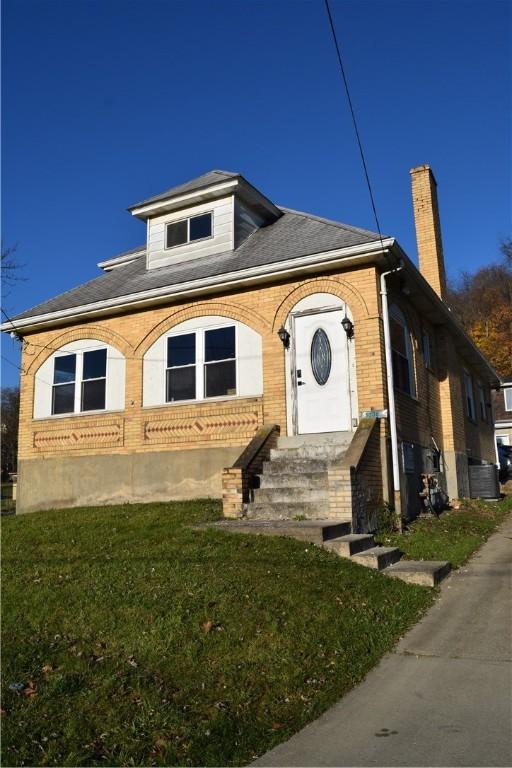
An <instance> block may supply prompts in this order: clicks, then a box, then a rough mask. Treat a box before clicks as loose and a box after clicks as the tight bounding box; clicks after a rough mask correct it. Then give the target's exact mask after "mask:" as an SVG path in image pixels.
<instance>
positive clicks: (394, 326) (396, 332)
mask: <svg viewBox="0 0 512 768" xmlns="http://www.w3.org/2000/svg"><path fill="white" fill-rule="evenodd" d="M389 333H390V336H391V346H392V347H393V349H396V351H397V352H400V353H401V354H402V355H405V356H407V348H406V345H405V329H404V327H403V325H400V323H398V322H397V321H396V320H395V319H394V318H393V317H390V318H389Z"/></svg>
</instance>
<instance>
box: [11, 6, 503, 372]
mask: <svg viewBox="0 0 512 768" xmlns="http://www.w3.org/2000/svg"><path fill="white" fill-rule="evenodd" d="M331 7H332V13H333V17H334V21H335V24H336V28H337V32H338V35H339V40H340V44H341V47H342V52H343V57H344V62H345V67H346V72H347V76H348V79H349V84H350V87H351V92H352V99H353V103H354V106H355V109H356V113H357V116H358V121H359V127H360V132H361V136H362V139H363V144H364V147H365V151H366V157H367V162H368V167H369V171H370V177H371V180H372V184H373V188H374V193H375V199H376V203H377V210H378V214H379V219H380V223H381V228H382V231H383V232H384V233H385V234H390V235H393V236H395V237H396V238H397V239H398V240H399V242H400V243H401V245H402V247H404V248H405V250H406V252H407V253H408V254H409V255H410V256H411V257H412V258H416V247H415V239H414V226H413V221H412V210H411V202H410V181H409V169H410V168H411V167H413V166H415V165H419V164H422V163H429V164H430V165H431V166H432V168H433V170H434V172H435V175H436V178H437V181H438V185H439V196H440V206H441V216H442V224H443V238H444V248H445V259H446V263H447V269H448V273H449V274H450V275H451V276H456V275H457V274H458V272H459V271H460V270H461V269H466V270H473V269H475V268H477V267H479V266H481V265H482V264H486V263H488V262H490V261H492V260H494V259H496V258H497V255H498V247H499V243H500V240H501V239H502V238H504V237H506V236H507V235H510V234H511V225H510V203H511V199H510V191H511V187H510V181H511V178H510V177H511V144H510V138H511V132H510V128H511V61H512V57H511V43H510V40H511V34H510V33H511V10H510V9H511V6H510V4H509V3H508V2H506V1H505V0H485V2H480V1H479V0H474V1H468V0H446V1H443V2H441V1H440V0H429V1H428V2H424V1H423V0H404V1H400V2H388V1H387V0H357V2H349V1H348V0H331ZM2 42H3V67H2V70H3V75H2V80H3V82H2V99H3V103H2V107H3V142H2V149H3V157H2V161H3V162H2V173H3V176H2V189H3V206H2V227H3V229H2V231H3V241H4V244H6V245H12V244H14V243H18V249H17V256H18V259H19V261H20V262H23V263H24V264H25V269H24V275H25V276H26V278H27V280H26V281H25V282H22V283H19V284H18V285H17V286H16V287H15V288H14V289H13V290H12V291H11V293H10V294H9V295H8V296H7V297H5V299H4V306H5V308H6V309H7V311H8V313H9V314H11V315H12V314H14V313H16V312H18V311H22V310H23V309H26V308H28V307H30V306H33V305H35V304H37V303H38V302H40V301H42V300H44V299H46V298H49V297H50V296H53V295H56V294H58V293H61V292H62V291H65V290H67V289H68V288H71V287H73V286H75V285H78V284H80V283H82V282H84V281H86V280H88V279H91V278H92V277H95V276H96V275H97V274H99V272H98V270H97V268H96V263H97V262H98V261H101V260H102V259H105V258H108V257H109V256H112V255H115V254H117V253H119V252H121V251H123V250H125V249H128V248H130V247H132V246H135V245H139V244H140V243H142V242H143V241H144V236H145V230H144V226H143V224H142V223H141V222H139V221H137V220H134V219H132V217H131V216H130V215H129V214H128V213H127V212H126V207H127V206H128V205H130V204H131V203H134V202H137V201H138V200H141V199H144V198H145V197H148V196H150V195H153V194H156V193H158V192H161V191H162V190H164V189H166V188H168V187H170V186H172V185H174V184H177V183H180V182H182V181H185V180H187V179H189V178H192V177H194V176H196V175H199V174H201V173H203V172H205V171H206V170H209V169H211V168H222V169H227V170H236V171H240V172H241V173H243V174H244V176H246V177H247V178H248V179H249V180H250V181H251V182H252V183H253V184H254V185H255V186H257V187H258V188H260V189H261V190H262V191H263V192H264V193H265V194H266V195H268V196H269V197H270V198H271V199H272V200H273V201H274V202H276V203H278V204H282V205H286V206H288V207H290V208H296V209H299V210H306V211H310V212H313V213H316V214H319V215H322V216H326V217H329V218H334V219H337V220H339V221H344V222H346V223H349V224H354V225H357V226H362V227H366V228H369V229H375V223H374V220H373V214H372V210H371V206H370V201H369V197H368V192H367V189H366V186H365V181H364V176H363V171H362V168H361V162H360V158H359V154H358V149H357V145H356V142H355V138H354V133H353V128H352V124H351V120H350V115H349V111H348V106H347V103H346V98H345V95H344V92H343V90H342V84H341V80H340V75H339V70H338V68H337V61H336V58H335V51H334V47H333V43H332V39H331V37H330V31H329V27H328V22H327V17H326V13H325V6H324V2H323V0H305V1H301V0H293V1H292V2H288V0H271V1H270V0H259V1H258V2H256V1H255V0H237V2H226V0H216V1H215V2H203V1H202V0H188V1H187V2H177V1H176V0H165V1H163V0H137V1H136V2H134V1H133V0H101V2H100V1H99V0H87V1H86V0H68V1H66V2H63V1H62V0H37V1H36V0H4V3H3V24H2ZM3 355H5V356H6V357H7V358H8V359H10V360H11V361H14V362H16V360H17V357H16V349H15V347H14V345H13V343H12V342H11V341H10V340H7V341H6V342H5V343H4V348H3ZM3 380H4V383H5V384H10V385H12V384H14V383H15V382H16V380H17V371H16V369H15V368H14V367H12V366H11V365H9V364H5V365H4V366H3Z"/></svg>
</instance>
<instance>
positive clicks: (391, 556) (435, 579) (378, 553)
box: [207, 518, 450, 587]
mask: <svg viewBox="0 0 512 768" xmlns="http://www.w3.org/2000/svg"><path fill="white" fill-rule="evenodd" d="M207 527H213V528H220V529H224V530H227V531H229V532H230V533H254V534H260V535H265V536H289V537H291V538H293V539H299V541H307V542H311V543H312V544H316V545H317V546H319V547H323V549H327V550H329V551H330V552H335V553H336V554H337V555H339V556H340V557H344V558H347V559H349V560H352V561H353V562H355V563H359V564H360V565H364V566H366V567H367V568H374V569H375V570H378V571H381V573H384V574H385V575H386V576H390V577H392V578H394V579H401V580H402V581H407V582H409V583H410V584H421V585H422V586H425V587H435V586H437V584H439V583H440V582H441V581H442V580H443V579H444V578H445V577H446V576H448V574H449V573H450V564H449V563H447V562H445V561H434V560H401V557H402V553H401V552H400V550H399V549H398V547H381V546H376V545H375V542H374V539H373V536H372V535H371V534H367V533H351V530H352V525H351V523H350V521H344V520H339V521H338V520H336V521H334V520H249V519H247V518H242V519H240V520H220V521H218V522H215V523H209V524H208V526H207Z"/></svg>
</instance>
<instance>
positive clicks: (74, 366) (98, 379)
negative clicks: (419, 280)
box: [52, 349, 107, 415]
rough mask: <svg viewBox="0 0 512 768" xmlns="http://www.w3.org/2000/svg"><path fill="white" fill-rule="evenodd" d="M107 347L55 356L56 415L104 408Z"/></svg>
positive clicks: (54, 392) (53, 409)
mask: <svg viewBox="0 0 512 768" xmlns="http://www.w3.org/2000/svg"><path fill="white" fill-rule="evenodd" d="M106 382H107V350H106V349H94V350H90V351H87V352H76V353H73V354H66V355H57V356H56V357H55V358H54V367H53V384H52V415H58V414H65V413H82V412H85V411H102V410H105V407H106Z"/></svg>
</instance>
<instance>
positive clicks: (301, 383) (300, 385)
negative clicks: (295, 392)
mask: <svg viewBox="0 0 512 768" xmlns="http://www.w3.org/2000/svg"><path fill="white" fill-rule="evenodd" d="M305 383H306V382H305V381H298V382H297V386H298V387H303V386H304V384H305Z"/></svg>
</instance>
